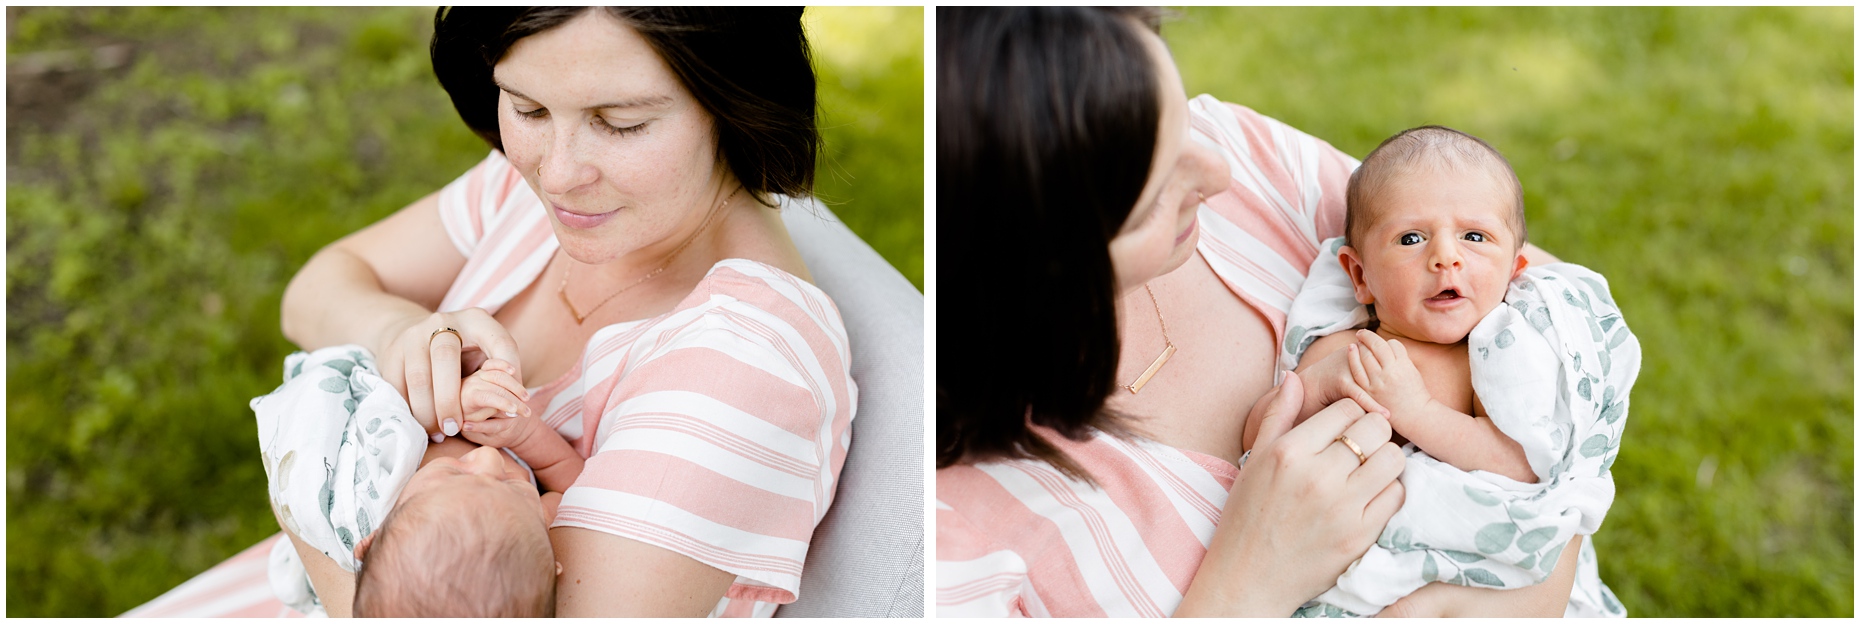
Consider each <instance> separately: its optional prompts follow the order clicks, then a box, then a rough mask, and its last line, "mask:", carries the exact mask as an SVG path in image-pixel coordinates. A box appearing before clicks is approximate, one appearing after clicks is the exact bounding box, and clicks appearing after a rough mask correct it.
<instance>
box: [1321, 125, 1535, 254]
mask: <svg viewBox="0 0 1860 624" xmlns="http://www.w3.org/2000/svg"><path fill="white" fill-rule="evenodd" d="M1417 167H1452V168H1459V169H1467V170H1477V171H1480V172H1483V173H1486V174H1487V175H1490V176H1491V177H1492V178H1494V181H1496V182H1498V183H1500V184H1504V185H1506V186H1507V187H1509V188H1510V189H1511V193H1512V210H1511V212H1510V213H1508V214H1507V216H1506V224H1507V225H1510V226H1511V229H1512V232H1513V233H1515V234H1517V241H1515V243H1516V246H1517V247H1520V248H1522V247H1523V246H1524V238H1525V226H1524V186H1523V184H1521V183H1520V182H1519V181H1518V174H1517V172H1515V171H1512V169H1511V161H1509V160H1506V159H1505V155H1504V154H1500V153H1499V152H1498V149H1497V148H1494V147H1492V145H1491V144H1490V143H1486V142H1485V140H1484V139H1480V138H1479V137H1476V136H1473V135H1470V134H1467V133H1464V132H1460V131H1458V130H1454V129H1452V128H1448V127H1446V126H1433V125H1428V126H1420V127H1418V128H1409V129H1407V130H1403V131H1401V132H1398V133H1396V134H1395V136H1392V137H1389V138H1387V139H1385V140H1383V141H1382V144H1381V145H1377V146H1376V149H1375V151H1372V152H1369V155H1368V156H1365V157H1363V164H1362V165H1360V166H1358V167H1357V168H1356V171H1354V172H1351V173H1350V186H1349V189H1348V190H1347V191H1345V192H1344V206H1345V208H1344V213H1343V234H1344V242H1345V243H1347V244H1350V245H1355V244H1356V242H1357V241H1358V239H1359V238H1360V237H1361V236H1362V234H1363V231H1364V230H1367V229H1368V228H1369V226H1371V225H1374V222H1375V216H1376V214H1375V213H1376V206H1375V202H1374V201H1373V198H1375V197H1377V196H1378V195H1380V194H1381V193H1382V191H1383V189H1385V188H1387V187H1388V185H1389V184H1390V183H1392V182H1394V181H1395V180H1396V179H1397V178H1399V177H1400V176H1401V174H1403V173H1406V172H1409V171H1412V170H1414V169H1415V168H1417Z"/></svg>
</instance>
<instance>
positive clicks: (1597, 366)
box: [1280, 238, 1641, 617]
mask: <svg viewBox="0 0 1860 624" xmlns="http://www.w3.org/2000/svg"><path fill="white" fill-rule="evenodd" d="M1341 247H1342V239H1340V238H1338V239H1331V240H1329V241H1326V242H1325V243H1324V244H1323V245H1322V246H1321V247H1320V249H1322V252H1321V253H1319V254H1318V258H1317V260H1316V261H1314V262H1313V263H1312V266H1311V273H1310V277H1309V278H1308V281H1307V282H1306V283H1305V286H1304V288H1303V290H1302V291H1301V292H1300V293H1299V295H1298V298H1297V299H1295V300H1294V301H1293V303H1292V307H1291V311H1290V313H1289V314H1288V315H1287V318H1286V325H1287V327H1288V331H1287V334H1286V340H1285V344H1284V349H1283V350H1282V351H1281V353H1280V371H1281V373H1282V372H1283V371H1286V370H1292V369H1293V368H1295V367H1296V366H1297V365H1298V357H1299V356H1300V355H1301V354H1303V353H1304V350H1305V349H1306V348H1307V347H1309V346H1310V345H1311V343H1312V342H1314V341H1315V340H1316V339H1317V338H1318V337H1321V336H1325V335H1328V334H1332V333H1336V332H1338V331H1344V330H1348V329H1352V328H1355V327H1358V326H1360V325H1361V324H1362V323H1363V322H1364V321H1367V320H1368V315H1367V313H1366V312H1365V311H1364V307H1363V306H1362V305H1360V304H1358V303H1356V300H1355V298H1354V297H1353V296H1351V295H1350V294H1349V293H1350V292H1351V289H1350V282H1349V278H1348V277H1347V276H1345V275H1344V273H1343V269H1342V268H1341V266H1340V265H1339V264H1338V262H1337V250H1338V249H1339V248H1341ZM1467 341H1468V345H1467V352H1468V357H1470V358H1471V360H1472V361H1471V366H1472V385H1473V391H1474V392H1475V393H1476V394H1477V395H1478V397H1479V400H1480V401H1481V402H1482V403H1483V404H1484V405H1485V408H1486V414H1487V415H1488V416H1490V417H1491V419H1492V422H1493V424H1494V425H1496V426H1497V427H1498V428H1499V430H1500V431H1503V432H1504V433H1505V435H1507V436H1509V437H1511V438H1512V439H1514V440H1516V441H1517V442H1518V443H1519V444H1520V445H1521V446H1523V448H1524V452H1525V456H1526V458H1527V459H1528V460H1529V461H1530V466H1531V471H1532V472H1534V473H1536V475H1537V483H1530V484H1527V483H1519V482H1517V481H1514V480H1512V479H1509V478H1506V477H1503V476H1499V475H1496V474H1492V473H1488V472H1485V471H1475V472H1471V473H1468V472H1466V471H1462V470H1460V469H1458V468H1455V467H1453V466H1451V465H1448V464H1446V463H1444V462H1441V461H1438V460H1435V459H1434V458H1433V457H1430V456H1428V455H1427V453H1426V452H1424V451H1421V450H1419V449H1417V448H1415V447H1414V446H1413V445H1412V444H1411V445H1409V446H1408V447H1407V448H1404V449H1403V451H1404V452H1406V453H1407V454H1408V460H1407V461H1408V465H1407V467H1406V469H1405V470H1404V472H1403V473H1402V477H1401V479H1402V483H1403V486H1404V488H1405V489H1406V492H1407V499H1406V501H1405V502H1404V503H1403V505H1402V508H1401V511H1399V512H1397V513H1396V514H1395V517H1394V518H1392V519H1390V520H1389V523H1388V527H1387V528H1386V529H1384V530H1383V532H1382V536H1381V538H1380V539H1379V540H1378V541H1377V542H1376V545H1374V546H1372V547H1370V549H1369V551H1368V552H1367V553H1365V554H1364V555H1363V558H1362V559H1360V560H1358V561H1357V562H1356V563H1353V564H1351V566H1350V568H1349V569H1348V570H1347V571H1346V572H1345V573H1344V574H1343V576H1342V577H1340V578H1338V579H1337V586H1336V587H1333V588H1331V589H1330V590H1329V591H1326V592H1325V593H1324V594H1322V595H1320V596H1318V598H1317V599H1316V600H1314V601H1312V602H1310V603H1307V604H1306V605H1305V607H1304V608H1302V609H1300V610H1299V612H1298V615H1300V616H1306V617H1326V616H1329V617H1347V616H1356V615H1373V614H1375V613H1377V612H1379V611H1381V610H1382V608H1383V607H1386V606H1388V605H1390V604H1393V603H1394V602H1395V601H1396V600H1397V599H1400V598H1401V597H1403V596H1406V595H1408V594H1409V593H1411V592H1413V591H1414V590H1416V589H1420V588H1421V587H1422V586H1423V585H1426V584H1427V583H1431V582H1435V581H1441V582H1446V583H1453V584H1456V585H1465V586H1471V587H1492V588H1518V587H1524V586H1527V585H1532V584H1535V583H1539V582H1542V581H1543V580H1544V578H1545V577H1547V576H1548V575H1549V574H1550V572H1551V570H1552V569H1553V568H1554V567H1555V565H1556V563H1557V561H1558V558H1559V557H1560V556H1562V554H1563V548H1564V546H1565V545H1567V544H1568V543H1569V540H1570V538H1571V537H1573V536H1576V535H1590V534H1593V533H1595V531H1596V530H1597V529H1600V528H1601V526H1602V519H1603V517H1605V516H1606V515H1607V513H1608V508H1609V506H1610V505H1611V504H1612V503H1613V502H1614V495H1615V486H1614V478H1613V476H1612V474H1611V473H1610V471H1609V469H1610V468H1611V467H1613V466H1614V463H1615V457H1616V456H1617V455H1618V454H1619V453H1620V448H1621V433H1622V430H1623V429H1624V428H1625V427H1626V425H1627V414H1628V394H1629V391H1630V389H1631V388H1632V387H1633V385H1634V379H1635V377H1636V376H1637V375H1638V374H1639V371H1640V359H1641V351H1640V342H1639V341H1638V340H1636V339H1635V338H1634V335H1633V334H1632V333H1631V332H1629V331H1628V328H1627V324H1626V323H1625V322H1623V321H1622V318H1621V311H1620V310H1619V309H1618V308H1616V306H1615V302H1614V299H1613V298H1612V297H1611V296H1610V295H1609V292H1608V283H1607V281H1606V280H1605V279H1603V278H1602V276H1601V275H1599V274H1597V273H1595V272H1594V271H1590V270H1588V269H1585V268H1583V267H1580V266H1577V265H1574V264H1567V263H1559V264H1552V265H1548V266H1544V267H1531V268H1529V269H1526V270H1525V272H1524V274H1523V275H1521V276H1519V278H1518V279H1516V280H1513V281H1512V282H1511V286H1510V289H1509V290H1508V292H1507V293H1506V296H1505V305H1502V306H1499V307H1498V308H1496V309H1494V310H1493V311H1492V312H1491V313H1490V314H1488V315H1487V316H1486V317H1485V318H1484V319H1482V320H1481V321H1480V322H1479V324H1478V325H1477V326H1476V327H1474V328H1473V331H1472V334H1471V335H1470V336H1468V337H1467ZM1582 548H1583V552H1582V553H1581V556H1580V557H1578V566H1579V567H1578V568H1577V573H1576V586H1575V589H1574V591H1573V592H1572V593H1571V596H1570V601H1569V606H1568V608H1567V609H1566V611H1565V615H1567V616H1572V617H1577V616H1583V617H1623V616H1625V615H1626V610H1625V609H1624V608H1623V607H1622V606H1621V604H1620V602H1619V601H1617V600H1616V599H1615V597H1614V594H1613V593H1612V592H1610V591H1609V589H1608V588H1607V586H1605V585H1603V584H1602V581H1601V577H1600V575H1599V574H1598V571H1597V568H1596V563H1595V562H1596V559H1595V555H1594V552H1593V549H1592V546H1591V542H1590V541H1589V540H1584V541H1583V544H1582Z"/></svg>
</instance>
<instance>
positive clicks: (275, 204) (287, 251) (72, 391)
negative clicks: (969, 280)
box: [6, 8, 924, 616]
mask: <svg viewBox="0 0 1860 624" xmlns="http://www.w3.org/2000/svg"><path fill="white" fill-rule="evenodd" d="M7 17H8V24H7V26H8V41H7V51H8V80H7V83H8V84H7V91H8V100H7V133H8V142H7V146H6V149H7V157H8V161H7V162H8V165H7V172H6V176H7V197H6V200H7V233H6V236H7V250H8V253H7V286H6V305H7V386H8V393H7V436H6V460H7V490H6V492H7V496H6V499H7V548H6V551H7V615H8V616H111V615H116V614H119V613H122V612H123V611H125V610H127V609H130V608H132V607H135V606H136V605H139V604H141V603H143V602H145V601H147V600H149V599H150V598H153V597H155V596H156V595H158V594H160V593H161V592H163V591H166V590H168V589H170V588H172V587H174V586H175V585H177V584H179V583H180V582H182V581H184V580H186V579H187V578H189V577H191V576H192V575H194V574H197V573H199V572H200V571H202V570H204V569H206V568H207V567H209V566H211V565H213V564H215V563H218V562H219V561H221V560H224V559H225V558H226V557H228V556H231V555H232V554H233V553H235V552H237V551H239V550H240V549H243V548H245V547H247V546H250V545H251V544H253V543H255V542H257V541H258V540H259V539H262V538H263V537H265V536H267V535H270V534H272V533H275V532H276V531H277V530H278V529H277V525H276V523H275V522H273V521H272V520H271V518H270V514H269V512H268V510H267V506H266V503H265V494H264V473H263V469H262V468H261V467H260V466H259V462H258V461H257V453H256V447H255V446H254V440H255V437H254V436H255V435H256V429H255V426H254V424H253V420H252V417H251V412H250V410H249V408H248V407H247V406H246V402H247V401H248V400H249V399H250V398H251V397H254V396H258V395H260V394H264V393H266V392H269V391H270V390H271V389H272V388H274V387H275V386H276V385H277V383H278V380H279V378H280V377H279V375H280V368H279V367H280V365H281V363H282V358H283V356H284V355H285V354H286V353H288V352H289V351H290V350H292V347H291V345H290V344H289V343H287V342H286V341H285V340H284V338H283V337H282V336H281V335H280V334H279V331H278V301H279V296H280V294H281V292H282V290H283V288H284V284H285V282H286V280H288V279H289V278H290V276H291V275H292V274H293V273H294V272H295V271H296V270H297V268H298V267H300V266H302V265H303V263H304V261H305V260H307V259H308V258H309V257H310V255H311V254H312V253H314V252H315V251H316V250H317V249H318V248H320V247H321V246H323V245H324V244H327V243H328V242H330V241H332V240H335V239H336V238H337V237H340V236H342V235H344V234H346V233H348V232H351V231H354V230H356V229H357V228H360V227H362V226H364V225H367V224H368V223H371V222H373V221H375V220H377V219H380V218H382V217H383V216H385V215H387V214H389V213H391V212H393V211H394V210H396V209H398V208H400V207H402V206H404V205H406V204H408V203H409V202H412V201H413V200H415V199H418V198H419V197H421V196H422V195H425V194H426V193H429V192H431V191H433V190H435V189H437V188H439V187H440V186H442V185H444V184H445V183H447V182H449V181H451V180H452V179H453V178H455V177H457V176H458V175H459V174H461V173H463V172H464V171H465V170H466V169H467V168H468V167H470V166H471V165H472V164H474V163H475V162H477V161H478V160H479V159H481V158H483V157H484V154H485V152H486V146H485V145H484V144H483V143H482V142H481V141H479V140H478V139H476V138H475V137H473V136H472V135H471V134H470V133H469V132H468V131H467V130H466V129H465V127H464V124H463V123H461V122H460V121H458V117H457V115H456V114H455V113H454V112H453V110H452V106H451V104H450V102H449V101H448V100H447V98H446V96H445V93H444V92H443V91H442V90H441V89H440V88H439V86H438V84H437V83H436V82H435V81H434V80H433V78H432V73H431V67H430V65H429V61H428V58H427V54H426V42H427V38H428V36H429V33H430V30H431V20H432V10H431V9H422V8H394V9H236V10H224V9H197V8H195V9H144V8H137V9H53V8H40V9H30V8H10V9H8V11H7ZM807 24H808V28H809V33H810V36H811V37H812V38H813V39H814V40H815V41H816V43H817V45H816V50H815V63H816V66H817V68H818V70H819V73H820V78H821V81H820V98H821V108H822V111H823V114H824V117H823V121H822V126H823V130H824V134H825V137H826V156H827V157H826V159H825V160H824V161H823V164H822V166H821V172H820V176H819V179H820V183H819V194H820V195H821V196H822V197H823V199H825V200H827V201H828V203H829V205H830V206H831V207H832V208H833V209H834V211H835V212H836V213H838V214H839V215H840V216H841V217H842V218H843V219H844V220H845V221H846V222H847V223H848V224H849V225H851V226H852V227H853V229H854V231H856V232H858V233H859V234H860V236H862V237H863V238H865V239H866V240H867V241H868V242H870V243H871V244H872V245H873V246H874V247H875V248H877V249H878V251H879V252H880V253H881V254H883V255H884V256H885V257H886V258H887V259H888V260H889V261H890V262H891V263H892V264H893V265H894V266H896V267H898V269H899V270H900V271H901V272H903V273H904V274H905V276H906V277H907V278H909V279H910V280H911V281H912V282H913V283H914V284H916V285H918V287H919V288H920V289H921V288H922V283H923V273H924V266H923V174H922V172H923V86H922V85H923V70H922V32H923V26H922V24H923V16H922V11H921V9H917V8H905V9H876V10H873V9H823V10H817V11H816V10H810V11H809V16H808V17H807ZM870 32H882V33H883V36H879V37H874V36H870V35H869V34H867V33H870ZM118 45H124V46H126V47H121V48H119V47H113V46H118Z"/></svg>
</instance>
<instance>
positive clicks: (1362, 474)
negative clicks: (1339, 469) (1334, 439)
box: [1344, 443, 1408, 527]
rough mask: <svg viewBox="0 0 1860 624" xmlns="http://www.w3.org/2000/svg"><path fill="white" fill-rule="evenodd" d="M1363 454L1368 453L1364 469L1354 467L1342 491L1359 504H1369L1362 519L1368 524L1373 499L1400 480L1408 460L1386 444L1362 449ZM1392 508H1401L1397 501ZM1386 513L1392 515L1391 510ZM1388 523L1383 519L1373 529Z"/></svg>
mask: <svg viewBox="0 0 1860 624" xmlns="http://www.w3.org/2000/svg"><path fill="white" fill-rule="evenodd" d="M1363 452H1364V453H1369V461H1366V462H1363V465H1361V466H1357V467H1356V470H1355V471H1354V472H1351V473H1350V477H1349V478H1348V479H1347V480H1345V486H1344V488H1345V489H1346V490H1348V491H1349V493H1350V495H1351V497H1352V500H1355V501H1358V504H1364V503H1363V502H1362V501H1368V502H1367V503H1366V504H1367V505H1368V507H1365V508H1364V510H1363V518H1364V520H1365V521H1367V520H1369V519H1370V518H1371V517H1373V516H1374V514H1373V513H1372V511H1373V509H1371V508H1373V507H1374V506H1375V505H1376V501H1375V500H1373V499H1374V497H1376V496H1378V495H1379V494H1380V493H1382V492H1386V491H1387V490H1388V487H1389V484H1390V483H1397V481H1396V480H1395V478H1396V477H1399V476H1401V473H1402V470H1403V469H1405V468H1407V467H1408V459H1407V457H1406V456H1404V455H1402V453H1401V449H1400V448H1397V447H1396V446H1395V445H1394V444H1389V443H1383V444H1381V445H1379V446H1376V447H1373V448H1368V447H1365V448H1364V449H1363ZM1395 507H1396V508H1397V509H1399V508H1400V507H1401V501H1400V500H1399V499H1397V500H1396V501H1395ZM1389 513H1390V514H1393V513H1395V512H1394V511H1393V510H1391V511H1389ZM1387 523H1388V519H1387V518H1382V519H1381V521H1379V522H1377V523H1376V526H1378V527H1379V526H1382V525H1384V524H1387Z"/></svg>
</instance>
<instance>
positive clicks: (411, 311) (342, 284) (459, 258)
mask: <svg viewBox="0 0 1860 624" xmlns="http://www.w3.org/2000/svg"><path fill="white" fill-rule="evenodd" d="M464 267H465V256H464V255H462V254H460V253H459V251H458V249H457V248H456V247H454V246H453V243H452V241H451V239H450V238H448V237H447V235H446V227H445V223H444V222H443V221H442V220H441V219H440V217H439V194H438V193H433V194H431V195H427V196H426V197H424V198H421V199H420V200H419V201H416V202H414V203H412V204H409V205H408V206H407V207H406V208H402V209H400V211H398V212H395V213H394V214H392V215H389V216H388V217H387V218H386V219H382V220H381V221H379V222H377V223H375V224H373V225H370V226H368V227H365V228H362V229H361V230H359V231H357V232H355V233H353V234H350V235H348V236H346V237H343V238H342V239H341V240H338V241H336V242H334V243H330V244H329V246H327V247H324V248H323V250H322V251H318V252H317V253H316V255H314V256H311V257H310V261H309V262H306V263H304V267H303V268H302V269H300V270H298V271H297V275H296V276H294V277H292V278H291V283H290V285H288V286H286V287H285V288H284V301H283V306H282V307H283V310H282V312H281V314H280V315H279V320H280V323H281V324H282V325H283V329H284V337H285V338H289V339H290V340H291V342H295V343H297V346H299V347H302V348H304V349H319V348H322V347H328V346H333V345H339V344H359V345H362V346H364V347H367V348H368V349H369V351H371V352H373V353H374V354H375V356H376V357H380V356H381V353H382V350H383V349H384V348H386V347H387V345H388V344H389V343H390V342H391V341H392V340H393V339H394V337H395V336H396V335H397V334H399V333H400V331H401V330H404V329H406V328H407V327H410V326H412V325H413V324H414V323H416V322H418V321H419V320H420V319H421V318H422V317H425V316H426V315H428V314H431V313H432V312H433V310H434V309H435V308H438V307H439V303H440V300H441V299H443V298H444V297H445V294H446V290H447V289H448V288H450V287H451V284H452V281H453V279H454V278H456V277H457V276H458V274H459V271H460V270H462V269H463V268H464Z"/></svg>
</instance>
